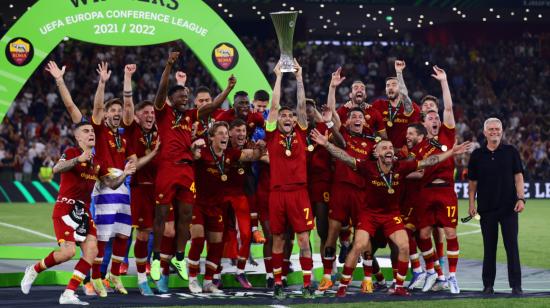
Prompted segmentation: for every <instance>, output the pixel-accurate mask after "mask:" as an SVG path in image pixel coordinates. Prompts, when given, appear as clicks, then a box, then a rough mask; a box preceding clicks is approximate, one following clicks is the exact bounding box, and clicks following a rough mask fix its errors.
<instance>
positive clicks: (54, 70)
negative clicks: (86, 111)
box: [46, 61, 82, 123]
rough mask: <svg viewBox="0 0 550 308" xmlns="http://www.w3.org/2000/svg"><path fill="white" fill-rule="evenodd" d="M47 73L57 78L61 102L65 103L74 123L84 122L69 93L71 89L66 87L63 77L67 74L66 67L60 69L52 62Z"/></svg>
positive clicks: (49, 63) (47, 67)
mask: <svg viewBox="0 0 550 308" xmlns="http://www.w3.org/2000/svg"><path fill="white" fill-rule="evenodd" d="M46 71H48V72H49V73H50V74H51V75H52V77H53V78H55V83H56V84H57V88H58V89H59V95H61V100H62V101H63V104H64V105H65V108H67V112H69V115H70V116H71V121H72V122H73V123H80V121H82V112H80V110H79V109H78V107H76V104H75V103H74V101H73V98H72V97H71V93H70V92H69V89H68V88H67V85H65V81H64V80H63V75H64V74H65V66H63V68H61V69H59V67H58V66H57V64H56V63H55V62H54V61H50V62H48V65H47V66H46Z"/></svg>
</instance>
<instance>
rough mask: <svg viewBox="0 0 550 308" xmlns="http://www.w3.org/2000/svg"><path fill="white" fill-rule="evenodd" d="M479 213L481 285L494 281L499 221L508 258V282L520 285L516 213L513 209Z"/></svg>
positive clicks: (511, 284)
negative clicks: (481, 261)
mask: <svg viewBox="0 0 550 308" xmlns="http://www.w3.org/2000/svg"><path fill="white" fill-rule="evenodd" d="M480 215H481V221H480V223H481V233H482V235H483V273H482V278H483V286H484V287H492V286H493V285H494V283H495V275H496V258H497V243H498V225H499V223H500V227H501V231H502V239H503V240H504V248H505V249H506V257H507V259H508V282H509V284H510V287H511V288H516V287H521V266H520V262H519V249H518V213H516V212H513V211H512V212H508V213H499V212H490V213H483V214H480Z"/></svg>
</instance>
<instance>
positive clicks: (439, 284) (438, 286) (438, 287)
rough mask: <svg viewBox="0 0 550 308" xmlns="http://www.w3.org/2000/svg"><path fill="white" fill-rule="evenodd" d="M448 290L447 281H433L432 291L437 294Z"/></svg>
mask: <svg viewBox="0 0 550 308" xmlns="http://www.w3.org/2000/svg"><path fill="white" fill-rule="evenodd" d="M448 288H449V284H448V283H447V279H439V278H438V279H437V280H436V281H435V284H434V286H433V287H432V291H434V292H439V291H443V290H446V289H448Z"/></svg>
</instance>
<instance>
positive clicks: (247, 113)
mask: <svg viewBox="0 0 550 308" xmlns="http://www.w3.org/2000/svg"><path fill="white" fill-rule="evenodd" d="M219 106H221V103H220V104H219ZM219 106H214V107H215V108H219ZM237 118H239V119H242V120H244V121H245V122H246V125H247V126H248V134H249V135H252V133H253V132H254V129H255V128H256V127H264V124H265V121H264V118H263V116H262V114H261V113H256V112H251V110H250V99H249V98H248V93H246V92H245V91H238V92H237V93H235V95H234V96H233V108H230V109H228V110H226V111H224V112H222V113H220V114H219V115H218V116H216V121H225V122H227V123H231V122H233V120H235V119H237Z"/></svg>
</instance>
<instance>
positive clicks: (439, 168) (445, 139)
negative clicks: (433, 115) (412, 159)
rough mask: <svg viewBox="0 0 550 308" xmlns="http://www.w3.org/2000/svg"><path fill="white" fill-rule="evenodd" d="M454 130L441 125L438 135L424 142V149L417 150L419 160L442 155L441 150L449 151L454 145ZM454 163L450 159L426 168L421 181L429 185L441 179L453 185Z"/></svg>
mask: <svg viewBox="0 0 550 308" xmlns="http://www.w3.org/2000/svg"><path fill="white" fill-rule="evenodd" d="M455 138H456V137H455V128H448V127H447V126H445V125H441V128H440V129H439V135H438V136H436V137H435V138H433V139H432V140H425V142H424V143H423V144H424V147H422V148H421V149H420V150H419V155H421V159H426V158H427V157H428V156H431V155H434V154H440V153H443V152H444V151H443V149H445V147H446V150H447V151H450V150H451V149H452V148H453V146H454V144H455ZM454 171H455V161H454V159H453V158H452V157H451V158H449V159H447V160H445V161H443V162H441V163H439V164H437V165H435V166H431V167H428V168H426V171H425V172H424V176H423V177H422V180H423V182H424V183H431V182H432V181H433V180H435V179H441V180H444V181H446V182H448V183H454Z"/></svg>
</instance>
